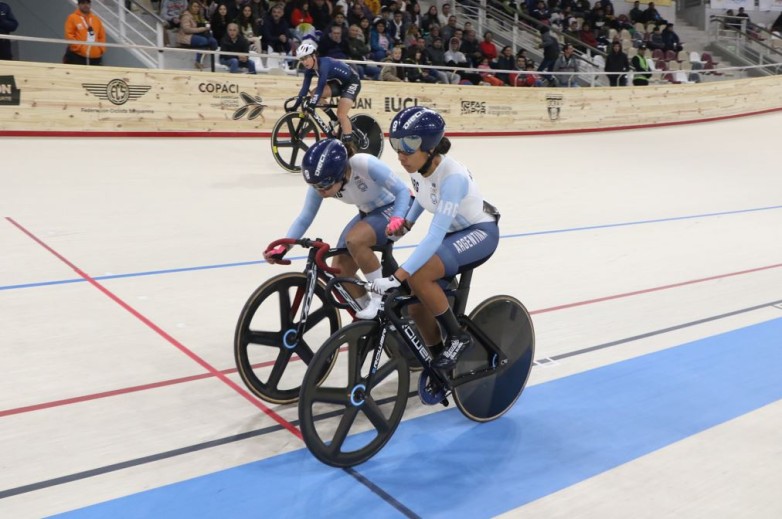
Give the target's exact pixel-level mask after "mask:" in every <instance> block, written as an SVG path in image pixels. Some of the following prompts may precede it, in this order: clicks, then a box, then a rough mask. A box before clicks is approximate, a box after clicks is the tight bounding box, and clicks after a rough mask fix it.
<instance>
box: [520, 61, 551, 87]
mask: <svg viewBox="0 0 782 519" xmlns="http://www.w3.org/2000/svg"><path fill="white" fill-rule="evenodd" d="M512 79H513V84H512V86H517V87H541V86H543V85H544V81H543V79H542V78H541V77H540V76H538V75H537V74H536V73H535V62H534V61H529V60H527V61H526V62H525V64H524V72H520V73H519V74H517V75H516V77H515V78H512Z"/></svg>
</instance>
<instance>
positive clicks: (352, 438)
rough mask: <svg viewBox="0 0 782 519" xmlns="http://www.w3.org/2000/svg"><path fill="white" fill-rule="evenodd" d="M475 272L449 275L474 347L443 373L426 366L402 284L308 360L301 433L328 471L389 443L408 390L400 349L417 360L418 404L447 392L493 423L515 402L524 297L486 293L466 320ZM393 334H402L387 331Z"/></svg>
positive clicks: (527, 357) (522, 365)
mask: <svg viewBox="0 0 782 519" xmlns="http://www.w3.org/2000/svg"><path fill="white" fill-rule="evenodd" d="M472 272H473V271H472V270H467V271H465V272H463V273H462V274H461V275H460V276H459V281H458V285H457V284H456V282H455V281H453V280H452V282H451V284H450V285H449V287H448V288H446V295H447V296H448V298H449V301H450V302H451V305H452V307H453V310H454V313H455V314H456V315H457V317H458V319H459V322H460V324H461V325H462V326H463V327H464V329H465V330H466V331H467V332H469V334H470V335H471V336H472V343H471V345H470V346H468V348H467V349H466V350H465V351H464V352H463V353H462V355H461V356H460V357H459V360H458V361H457V363H456V366H455V367H454V368H453V369H452V370H451V371H449V372H441V371H440V370H438V369H436V368H433V367H432V365H431V362H432V361H433V360H434V355H433V354H432V352H431V350H430V349H429V348H427V347H426V346H425V344H424V341H423V340H422V338H421V335H420V333H419V332H418V330H417V328H416V326H415V323H414V322H412V320H409V319H407V318H406V317H405V316H404V314H403V312H402V309H404V308H405V307H406V306H408V305H410V304H412V303H417V302H418V300H417V298H415V297H414V296H411V295H406V294H403V293H402V292H401V291H400V290H399V289H395V290H393V291H391V292H389V293H388V294H386V295H385V296H384V298H383V310H382V311H381V313H380V314H378V318H376V319H375V320H372V321H356V322H354V323H352V324H349V325H347V326H345V327H344V328H342V329H340V330H339V331H338V332H337V333H335V334H334V335H332V336H331V337H330V338H329V339H328V340H327V341H326V342H325V343H324V344H323V345H322V346H321V347H320V349H319V350H318V352H317V353H316V354H315V356H314V357H313V358H312V361H311V362H310V363H309V366H308V368H307V372H306V373H305V375H304V379H303V381H302V384H301V395H300V397H299V422H300V424H299V425H300V427H301V432H302V436H303V438H304V442H305V444H306V445H307V448H308V449H309V450H310V451H311V452H312V454H313V455H314V456H315V457H316V458H317V459H319V460H320V461H322V462H323V463H325V464H327V465H331V466H334V467H351V466H353V465H357V464H359V463H363V462H365V461H367V460H368V459H369V458H371V457H372V456H374V455H375V454H377V452H379V451H380V449H382V448H383V446H384V445H385V444H386V443H387V442H388V440H389V439H390V438H391V436H392V435H393V433H394V431H395V430H396V428H397V426H398V425H399V423H400V421H401V420H402V414H403V413H404V410H405V407H406V405H407V400H408V396H409V384H410V374H409V370H408V366H407V363H408V361H407V358H406V356H405V355H404V354H403V353H402V352H403V351H404V349H406V350H408V351H409V352H411V353H412V354H413V355H414V356H415V358H417V360H418V361H419V362H420V363H421V364H422V365H423V371H422V372H421V377H420V379H419V381H418V395H419V397H420V399H421V401H422V402H423V403H424V404H426V405H436V404H442V405H445V406H447V405H448V397H450V396H452V397H453V399H454V401H455V402H456V405H457V407H458V408H459V410H460V411H461V412H462V414H464V415H465V416H466V417H467V418H469V419H471V420H474V421H477V422H488V421H490V420H495V419H497V418H499V417H500V416H502V415H503V414H505V412H506V411H508V409H510V408H511V406H513V404H514V403H515V402H516V400H517V399H518V398H519V396H520V395H521V393H522V391H523V390H524V388H525V387H526V384H527V381H528V380H529V375H530V372H531V370H532V364H533V360H534V356H535V331H534V328H533V325H532V319H531V318H530V315H529V312H527V309H526V308H525V307H524V305H523V304H521V302H519V301H518V300H517V299H515V298H513V297H511V296H507V295H497V296H494V297H490V298H488V299H486V300H485V301H483V302H481V303H480V304H479V305H478V306H477V307H476V308H475V309H474V310H473V311H472V312H471V313H470V315H469V317H468V316H466V315H465V314H464V312H465V307H466V304H467V296H468V295H469V289H470V281H471V278H472ZM331 283H341V284H346V283H356V284H359V285H363V286H365V287H367V286H369V284H368V283H365V282H363V281H361V280H358V279H346V278H336V277H335V278H334V279H332V280H330V281H329V284H331ZM326 291H327V293H328V291H329V288H328V285H327V287H326ZM395 330H400V331H401V333H391V332H393V331H395ZM389 339H391V343H390V344H389ZM345 348H347V355H343V356H342V359H343V362H340V363H339V366H337V367H335V366H334V364H333V357H334V355H335V353H336V352H337V351H340V350H343V349H345ZM400 348H401V349H400ZM345 357H346V358H345ZM327 369H328V372H327Z"/></svg>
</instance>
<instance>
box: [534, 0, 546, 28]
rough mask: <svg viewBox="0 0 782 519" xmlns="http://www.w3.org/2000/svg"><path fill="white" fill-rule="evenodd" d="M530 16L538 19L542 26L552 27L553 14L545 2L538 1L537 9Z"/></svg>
mask: <svg viewBox="0 0 782 519" xmlns="http://www.w3.org/2000/svg"><path fill="white" fill-rule="evenodd" d="M529 15H530V16H531V17H533V18H534V19H536V20H537V21H538V23H539V24H541V25H551V21H550V18H551V13H549V10H548V8H547V7H546V3H545V2H544V1H543V0H538V2H537V3H536V4H535V8H534V9H532V11H530V13H529Z"/></svg>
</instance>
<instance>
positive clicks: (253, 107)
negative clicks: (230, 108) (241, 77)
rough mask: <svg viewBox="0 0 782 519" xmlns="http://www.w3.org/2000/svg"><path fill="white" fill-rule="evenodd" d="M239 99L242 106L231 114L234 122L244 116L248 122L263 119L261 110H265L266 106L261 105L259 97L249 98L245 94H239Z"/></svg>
mask: <svg viewBox="0 0 782 519" xmlns="http://www.w3.org/2000/svg"><path fill="white" fill-rule="evenodd" d="M239 97H240V98H241V99H242V101H243V102H244V105H243V106H240V107H239V108H238V109H237V110H236V111H235V112H234V114H233V119H234V121H237V120H239V119H241V118H242V117H244V116H245V115H246V116H247V118H248V119H249V120H251V121H252V120H253V119H256V118H258V117H259V116H260V117H261V119H263V116H262V114H263V109H264V108H266V105H265V104H263V99H261V98H260V97H259V96H251V95H250V94H248V93H247V92H242V93H241V94H239Z"/></svg>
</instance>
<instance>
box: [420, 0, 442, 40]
mask: <svg viewBox="0 0 782 519" xmlns="http://www.w3.org/2000/svg"><path fill="white" fill-rule="evenodd" d="M432 24H437V26H438V27H439V26H440V19H439V16H438V15H437V5H435V4H432V5H430V6H429V10H428V11H426V14H425V15H423V16H422V17H421V30H422V31H424V34H428V33H429V29H430V27H431V26H432Z"/></svg>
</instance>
